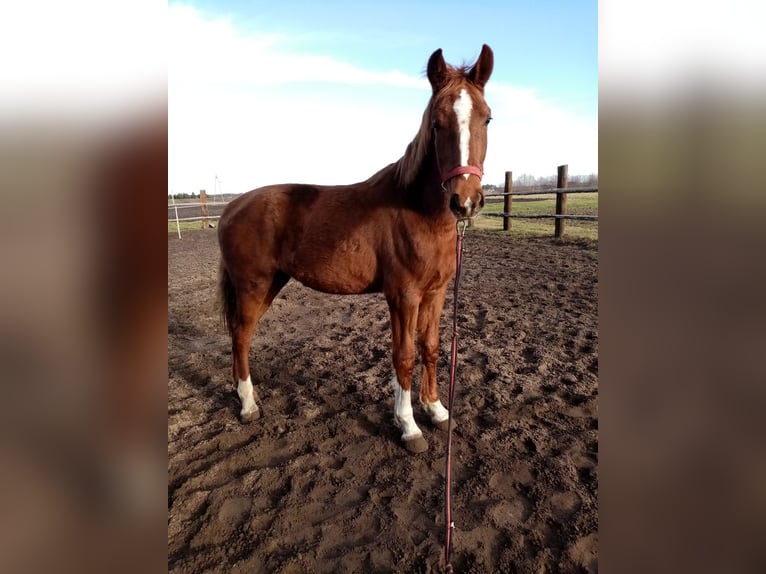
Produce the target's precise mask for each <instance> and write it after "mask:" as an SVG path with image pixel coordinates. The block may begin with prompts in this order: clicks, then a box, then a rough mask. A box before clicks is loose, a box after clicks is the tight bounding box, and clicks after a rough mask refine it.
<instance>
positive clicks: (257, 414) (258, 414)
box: [239, 409, 261, 424]
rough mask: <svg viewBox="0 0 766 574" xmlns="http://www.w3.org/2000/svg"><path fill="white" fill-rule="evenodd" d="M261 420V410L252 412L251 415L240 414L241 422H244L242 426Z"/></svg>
mask: <svg viewBox="0 0 766 574" xmlns="http://www.w3.org/2000/svg"><path fill="white" fill-rule="evenodd" d="M259 418H261V411H260V409H255V410H254V411H250V412H249V413H239V420H240V421H241V422H242V424H247V423H251V422H253V421H257V420H258V419H259Z"/></svg>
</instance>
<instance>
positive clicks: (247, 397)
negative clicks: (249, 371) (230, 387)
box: [237, 375, 258, 415]
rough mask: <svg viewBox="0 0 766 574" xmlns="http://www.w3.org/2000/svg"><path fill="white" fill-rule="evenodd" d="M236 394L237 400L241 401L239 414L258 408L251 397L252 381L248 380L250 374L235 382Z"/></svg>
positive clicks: (248, 412)
mask: <svg viewBox="0 0 766 574" xmlns="http://www.w3.org/2000/svg"><path fill="white" fill-rule="evenodd" d="M237 394H238V395H239V400H240V401H242V410H241V411H240V413H239V414H240V415H247V414H250V413H252V412H253V411H255V410H257V409H258V407H257V406H256V404H255V398H254V397H253V381H251V380H250V375H247V379H245V380H244V381H239V383H238V384H237Z"/></svg>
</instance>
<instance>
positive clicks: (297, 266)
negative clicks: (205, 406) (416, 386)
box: [218, 45, 493, 452]
mask: <svg viewBox="0 0 766 574" xmlns="http://www.w3.org/2000/svg"><path fill="white" fill-rule="evenodd" d="M492 66H493V54H492V50H491V49H490V48H489V46H487V45H484V46H483V47H482V50H481V54H480V55H479V58H478V59H477V61H476V63H475V64H474V65H473V66H470V67H469V66H462V67H453V66H451V65H449V64H447V63H446V62H445V61H444V57H443V56H442V51H441V50H436V51H435V52H434V53H433V54H432V55H431V57H430V59H429V60H428V66H427V76H428V81H429V82H430V84H431V88H432V94H431V98H430V101H429V102H428V105H427V106H426V109H425V112H424V113H423V121H422V123H421V125H420V129H419V130H418V133H417V135H416V136H415V139H413V140H412V142H411V143H410V144H409V146H408V147H407V149H406V151H405V153H404V156H403V157H402V158H401V159H400V160H399V161H397V162H395V163H392V164H390V165H388V166H387V167H384V168H383V169H381V170H380V171H379V172H377V173H376V174H374V175H373V176H372V177H370V178H369V179H368V180H367V181H363V182H361V183H355V184H352V185H339V186H320V185H305V184H282V185H272V186H267V187H262V188H259V189H255V190H253V191H250V192H248V193H245V194H243V195H241V196H239V197H238V198H236V199H235V200H234V201H232V202H231V203H229V204H228V205H227V206H226V209H225V210H224V212H223V215H222V216H221V219H220V222H219V227H218V240H219V244H220V248H221V273H220V294H221V300H222V304H223V316H224V321H225V322H226V324H227V325H228V328H229V332H230V334H231V338H232V357H233V374H234V380H235V381H236V382H237V394H238V395H239V398H240V400H241V401H242V410H241V412H240V417H241V418H242V420H243V421H250V420H254V419H257V418H259V417H260V410H259V408H258V405H257V404H256V402H255V397H256V395H255V394H254V391H253V384H252V381H251V379H250V365H249V362H248V361H249V358H248V355H249V351H250V342H251V339H252V336H253V332H254V330H255V327H256V325H257V323H258V320H259V319H260V318H261V316H262V315H263V314H264V313H265V312H266V310H267V309H268V308H269V305H271V302H272V301H273V300H274V297H276V295H277V293H279V291H280V289H282V288H283V287H284V286H285V284H286V283H287V282H288V281H289V280H290V278H291V277H292V278H294V279H296V280H298V281H299V282H301V283H302V284H304V285H306V286H308V287H311V288H313V289H316V290H318V291H322V292H325V293H334V294H358V293H377V292H382V293H383V294H384V295H385V297H386V301H387V302H388V307H389V311H390V314H391V338H392V344H393V353H392V355H393V366H394V373H395V376H394V378H393V381H392V384H393V390H394V423H395V424H396V425H397V426H398V427H399V428H401V429H402V431H403V434H402V440H403V442H404V446H405V447H406V448H407V450H409V451H411V452H422V451H425V450H426V449H427V448H428V443H427V442H426V440H425V439H424V438H423V433H422V432H421V430H420V429H419V428H418V426H417V424H415V419H414V418H413V415H412V404H411V399H410V385H411V382H412V372H413V370H414V367H415V347H416V338H417V347H418V350H419V351H420V357H421V361H422V369H423V370H422V377H421V383H420V403H421V405H422V406H423V408H424V409H425V411H426V413H427V414H428V415H429V417H430V419H431V421H432V422H433V423H434V425H436V426H437V427H438V428H440V429H443V430H446V429H447V421H448V418H449V412H448V411H447V409H446V408H445V407H444V406H443V405H442V403H441V401H440V400H439V394H438V391H437V388H436V360H437V356H438V352H439V320H440V317H441V312H442V307H443V306H444V299H445V296H446V293H447V284H448V282H449V281H450V279H452V277H453V276H454V275H455V242H456V233H457V230H456V227H457V226H456V221H457V220H460V219H466V218H471V217H473V216H474V215H475V214H476V213H478V211H479V210H480V209H481V208H482V207H483V206H484V196H483V194H482V190H481V177H482V174H483V169H482V166H483V163H484V156H485V154H486V149H487V125H488V124H489V120H490V119H491V118H490V110H489V107H488V106H487V103H486V102H485V101H484V85H485V84H486V82H487V80H488V79H489V76H490V74H491V73H492Z"/></svg>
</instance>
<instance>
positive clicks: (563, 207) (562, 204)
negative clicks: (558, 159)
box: [553, 165, 569, 238]
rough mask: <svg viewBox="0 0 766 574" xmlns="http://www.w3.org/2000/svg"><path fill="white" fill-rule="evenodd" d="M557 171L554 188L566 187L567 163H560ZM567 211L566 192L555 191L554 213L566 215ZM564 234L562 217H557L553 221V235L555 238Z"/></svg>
mask: <svg viewBox="0 0 766 574" xmlns="http://www.w3.org/2000/svg"><path fill="white" fill-rule="evenodd" d="M558 171H559V173H558V179H557V180H556V188H557V189H566V187H567V184H568V180H569V177H568V172H569V166H568V165H560V166H559V170H558ZM566 212H567V194H566V193H561V192H557V193H556V215H566ZM563 235H564V219H562V218H560V217H557V218H556V220H555V222H554V233H553V236H554V237H556V238H560V237H562V236H563Z"/></svg>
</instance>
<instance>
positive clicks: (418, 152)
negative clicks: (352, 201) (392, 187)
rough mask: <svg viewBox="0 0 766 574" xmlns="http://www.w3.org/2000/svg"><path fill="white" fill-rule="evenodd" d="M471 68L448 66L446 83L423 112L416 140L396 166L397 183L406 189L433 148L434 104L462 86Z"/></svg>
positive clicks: (410, 144)
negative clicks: (432, 120) (432, 121)
mask: <svg viewBox="0 0 766 574" xmlns="http://www.w3.org/2000/svg"><path fill="white" fill-rule="evenodd" d="M469 68H470V67H469V66H467V65H463V66H451V65H449V64H447V72H446V76H445V78H444V83H443V84H442V86H441V87H440V88H439V91H438V92H437V93H435V94H433V95H432V96H431V99H430V100H428V105H427V106H426V109H425V111H424V112H423V119H422V120H421V122H420V129H418V133H417V134H416V135H415V138H414V139H413V140H412V141H411V142H410V143H409V145H407V149H406V150H405V152H404V155H403V156H402V157H401V159H399V161H397V162H396V163H395V164H394V175H395V178H396V181H397V182H398V183H399V185H401V186H402V187H404V188H407V187H409V186H410V185H412V184H413V183H414V181H415V178H416V177H417V176H418V173H419V172H420V168H421V167H422V166H423V161H424V160H425V159H426V155H428V149H429V147H430V146H431V140H432V139H433V138H432V134H433V130H432V129H431V112H432V111H433V107H434V102H435V101H437V100H439V99H440V98H441V97H443V96H444V94H445V93H447V92H454V91H455V90H457V88H458V87H459V85H460V84H462V83H464V82H465V81H466V74H467V72H468V70H469Z"/></svg>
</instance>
